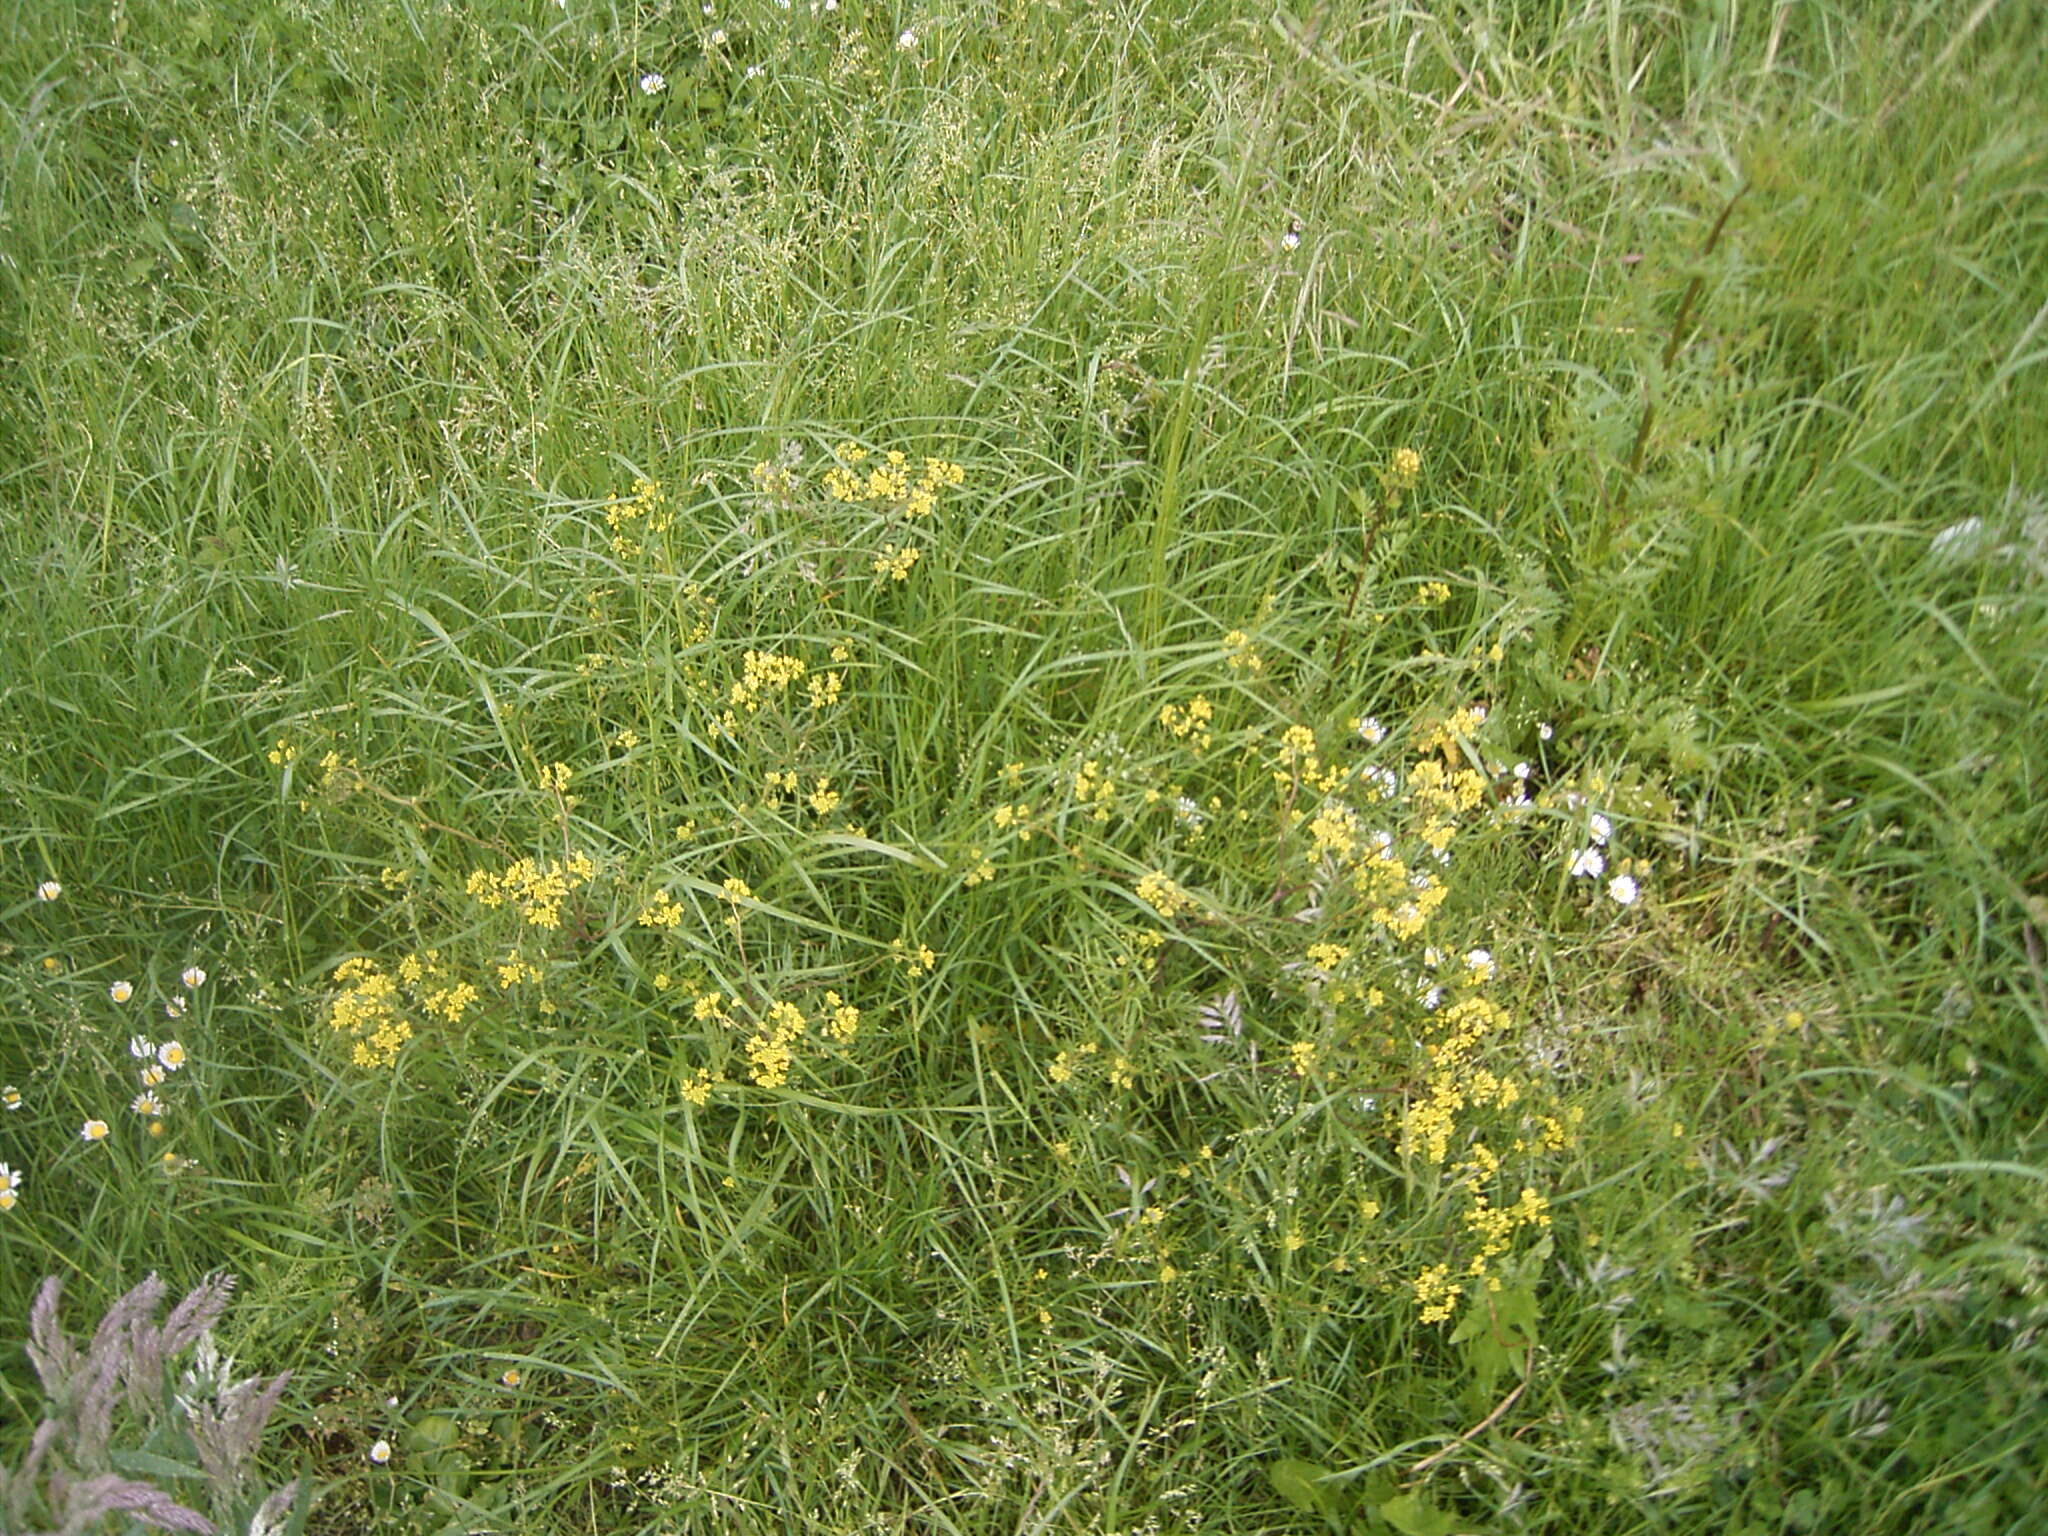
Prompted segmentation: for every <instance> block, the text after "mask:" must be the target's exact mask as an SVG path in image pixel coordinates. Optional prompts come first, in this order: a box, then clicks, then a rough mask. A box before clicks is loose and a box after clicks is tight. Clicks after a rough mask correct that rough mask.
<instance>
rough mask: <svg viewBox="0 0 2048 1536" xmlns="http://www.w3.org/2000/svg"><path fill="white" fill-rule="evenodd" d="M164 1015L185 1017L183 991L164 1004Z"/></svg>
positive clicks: (175, 1017)
mask: <svg viewBox="0 0 2048 1536" xmlns="http://www.w3.org/2000/svg"><path fill="white" fill-rule="evenodd" d="M164 1017H165V1018H167V1019H182V1018H183V1017H185V994H184V993H182V992H180V993H178V994H177V995H176V996H174V997H172V998H171V1000H170V1001H169V1002H167V1003H165V1004H164Z"/></svg>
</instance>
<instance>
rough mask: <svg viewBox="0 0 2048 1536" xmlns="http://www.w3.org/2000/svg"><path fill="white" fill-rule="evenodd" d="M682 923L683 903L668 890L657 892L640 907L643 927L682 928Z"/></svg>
mask: <svg viewBox="0 0 2048 1536" xmlns="http://www.w3.org/2000/svg"><path fill="white" fill-rule="evenodd" d="M682 925H683V908H682V903H680V902H678V901H677V900H676V899H675V897H673V896H671V895H669V893H668V892H667V891H657V892H655V894H654V897H653V899H652V900H650V901H649V902H648V903H647V904H646V905H645V906H643V907H642V908H641V909H640V926H641V927H642V928H680V927H681V926H682Z"/></svg>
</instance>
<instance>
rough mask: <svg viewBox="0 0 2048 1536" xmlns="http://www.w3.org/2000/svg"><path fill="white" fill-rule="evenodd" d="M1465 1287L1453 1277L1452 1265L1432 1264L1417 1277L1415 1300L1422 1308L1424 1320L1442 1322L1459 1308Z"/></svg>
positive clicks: (1426, 1321)
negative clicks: (1459, 1300) (1459, 1301)
mask: <svg viewBox="0 0 2048 1536" xmlns="http://www.w3.org/2000/svg"><path fill="white" fill-rule="evenodd" d="M1464 1294H1465V1287H1463V1286H1462V1285H1459V1284H1458V1283H1457V1282H1456V1281H1454V1280H1452V1279H1451V1266H1450V1265H1448V1264H1432V1265H1430V1266H1429V1267H1428V1268H1427V1269H1425V1270H1423V1271H1422V1273H1421V1274H1419V1275H1417V1276H1416V1277H1415V1302H1416V1305H1417V1306H1419V1307H1421V1308H1422V1321H1423V1322H1425V1323H1441V1322H1445V1321H1447V1320H1448V1319H1449V1318H1450V1315H1451V1314H1452V1313H1453V1312H1455V1311H1456V1310H1457V1307H1458V1298H1459V1297H1460V1296H1463V1295H1464Z"/></svg>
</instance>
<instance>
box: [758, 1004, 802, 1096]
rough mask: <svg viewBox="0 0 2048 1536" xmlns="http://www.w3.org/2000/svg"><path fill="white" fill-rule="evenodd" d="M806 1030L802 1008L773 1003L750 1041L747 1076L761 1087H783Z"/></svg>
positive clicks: (787, 1079) (794, 1005)
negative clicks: (799, 1042) (797, 1044)
mask: <svg viewBox="0 0 2048 1536" xmlns="http://www.w3.org/2000/svg"><path fill="white" fill-rule="evenodd" d="M803 1032H804V1015H803V1010H802V1009H800V1008H798V1007H797V1006H796V1004H794V1003H770V1004H769V1005H768V1012H767V1015H766V1017H765V1018H763V1019H762V1021H761V1026H760V1028H759V1029H757V1030H756V1031H755V1032H754V1034H753V1037H752V1038H751V1039H749V1040H748V1041H747V1044H746V1053H747V1062H748V1067H747V1076H749V1077H751V1078H752V1079H753V1080H754V1082H755V1084H756V1085H757V1086H759V1087H762V1088H780V1087H781V1086H782V1085H783V1084H784V1083H786V1082H788V1081H789V1069H790V1065H791V1064H792V1063H793V1062H794V1061H795V1059H796V1054H795V1051H794V1050H793V1047H794V1046H795V1044H796V1042H797V1041H798V1040H799V1039H801V1038H802V1036H803Z"/></svg>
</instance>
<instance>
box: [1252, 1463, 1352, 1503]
mask: <svg viewBox="0 0 2048 1536" xmlns="http://www.w3.org/2000/svg"><path fill="white" fill-rule="evenodd" d="M1329 1475H1330V1469H1329V1468H1328V1467H1319V1466H1317V1465H1316V1464H1315V1463H1314V1462H1312V1461H1301V1460H1298V1459H1297V1458H1295V1457H1292V1456H1290V1457H1288V1458H1286V1459H1285V1460H1284V1461H1276V1462H1274V1463H1273V1464H1272V1465H1271V1466H1270V1467H1268V1468H1266V1476H1267V1478H1268V1479H1269V1480H1270V1481H1271V1482H1272V1484H1273V1491H1274V1492H1275V1493H1277V1494H1279V1495H1280V1497H1281V1498H1283V1499H1285V1500H1286V1501H1287V1502H1288V1503H1290V1504H1292V1505H1293V1506H1294V1507H1295V1508H1296V1509H1298V1510H1300V1511H1302V1513H1304V1514H1311V1515H1312V1514H1325V1515H1330V1514H1335V1513H1336V1508H1335V1505H1334V1501H1333V1500H1332V1498H1331V1496H1330V1490H1329V1489H1328V1488H1326V1487H1324V1486H1323V1484H1322V1482H1321V1479H1323V1478H1325V1477H1328V1476H1329Z"/></svg>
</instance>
